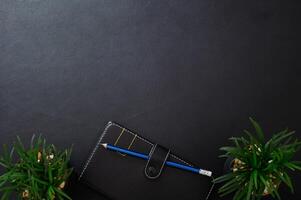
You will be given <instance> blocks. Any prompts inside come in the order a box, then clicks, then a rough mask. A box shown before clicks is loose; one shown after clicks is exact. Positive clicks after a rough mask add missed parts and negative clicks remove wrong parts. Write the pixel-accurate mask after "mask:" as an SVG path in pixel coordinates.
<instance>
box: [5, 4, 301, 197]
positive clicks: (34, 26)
mask: <svg viewBox="0 0 301 200" xmlns="http://www.w3.org/2000/svg"><path fill="white" fill-rule="evenodd" d="M300 3H301V1H263V0H245V1H241V0H230V1H217V0H202V1H200V0H191V1H185V0H163V1H162V0H152V1H143V0H113V1H112V0H0V143H1V144H2V143H7V144H11V143H12V141H13V139H15V135H19V136H20V137H21V138H22V139H23V140H24V141H28V143H29V141H30V138H31V136H32V134H33V133H42V134H43V135H44V136H46V138H47V140H48V142H50V143H54V144H56V145H57V146H58V147H59V148H65V147H69V146H71V145H72V144H73V145H74V148H73V155H72V165H73V166H74V167H75V169H76V170H77V171H80V170H81V168H82V164H83V163H84V162H85V161H86V158H87V157H88V156H89V154H90V152H91V150H92V149H93V147H94V146H95V141H96V140H97V139H98V137H99V132H98V130H103V128H104V127H105V125H106V123H107V122H108V121H109V120H114V121H116V122H119V123H120V124H122V125H123V126H125V127H129V128H131V129H133V130H135V131H136V132H137V133H140V134H141V135H143V136H144V137H146V138H149V139H152V142H154V143H158V144H161V145H163V146H165V147H168V148H169V149H170V150H171V151H172V152H176V153H178V154H180V155H181V156H182V157H183V158H185V159H187V160H189V161H190V162H192V163H194V164H195V165H197V166H202V167H203V168H205V169H206V168H207V169H212V170H213V171H214V172H215V173H216V174H219V175H220V174H222V171H223V166H224V162H225V160H223V159H220V158H218V155H220V154H221V153H222V152H221V151H219V147H221V146H224V145H228V144H229V141H228V140H227V138H229V137H231V136H240V135H242V134H243V131H242V130H243V129H250V123H249V122H248V117H249V116H253V117H254V118H256V119H257V120H258V121H259V122H260V124H261V125H262V126H263V128H264V130H265V131H266V132H267V136H271V135H272V134H273V133H275V132H276V131H278V130H281V129H284V128H286V127H288V128H290V129H293V130H296V131H297V132H296V134H297V136H299V138H300V137H301V134H300V133H301V123H300V113H301V108H300V102H301V98H300V85H301V79H300V66H301V59H300V46H301V45H300V40H301V37H300V35H301V31H300V17H301V16H300V15H301V12H300V10H301V5H300ZM1 152H2V149H1V148H0V153H1ZM296 157H297V158H299V159H300V157H301V154H300V153H299V154H298V155H297V156H296ZM0 170H1V169H0ZM292 177H293V181H294V182H295V184H294V185H295V187H296V189H295V195H291V194H290V193H289V192H288V191H287V190H286V189H285V187H281V190H282V191H281V192H282V196H283V199H289V200H299V199H300V196H301V175H300V173H292ZM79 187H81V186H80V185H79ZM187 187H189V186H187ZM71 191H72V192H71V194H73V198H74V199H75V200H76V199H79V200H85V199H89V200H98V199H102V196H99V195H98V194H96V193H95V194H94V193H93V192H91V191H90V190H86V189H85V188H82V189H78V187H74V188H71ZM212 199H214V200H215V199H231V198H230V197H225V198H219V197H218V196H217V195H216V192H214V194H213V196H212Z"/></svg>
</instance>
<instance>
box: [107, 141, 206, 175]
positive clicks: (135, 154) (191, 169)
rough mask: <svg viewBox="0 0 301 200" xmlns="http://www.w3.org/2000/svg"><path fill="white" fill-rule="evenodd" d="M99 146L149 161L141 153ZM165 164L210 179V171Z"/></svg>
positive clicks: (168, 162)
mask: <svg viewBox="0 0 301 200" xmlns="http://www.w3.org/2000/svg"><path fill="white" fill-rule="evenodd" d="M101 145H102V146H103V147H104V148H105V149H108V150H112V151H117V152H119V153H123V154H127V155H130V156H133V157H137V158H141V159H144V160H148V159H149V157H148V155H145V154H142V153H139V152H135V151H131V150H128V149H123V148H120V147H117V146H113V145H110V144H106V143H105V144H101ZM165 164H166V165H167V166H170V167H174V168H178V169H182V170H186V171H190V172H193V173H196V174H201V175H205V176H209V177H211V175H212V172H211V171H208V170H204V169H198V168H194V167H190V166H188V165H183V164H180V163H176V162H172V161H166V163H165Z"/></svg>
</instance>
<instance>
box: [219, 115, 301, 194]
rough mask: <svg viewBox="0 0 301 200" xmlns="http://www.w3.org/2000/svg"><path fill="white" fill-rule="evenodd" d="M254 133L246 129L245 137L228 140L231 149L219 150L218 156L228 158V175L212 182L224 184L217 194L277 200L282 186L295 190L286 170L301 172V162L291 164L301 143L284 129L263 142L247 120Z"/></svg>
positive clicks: (261, 136) (262, 137) (290, 132)
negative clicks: (220, 154) (219, 154)
mask: <svg viewBox="0 0 301 200" xmlns="http://www.w3.org/2000/svg"><path fill="white" fill-rule="evenodd" d="M250 121H251V123H252V125H253V127H254V129H255V134H252V133H250V132H249V131H247V130H245V133H246V136H243V137H231V138H230V140H231V141H232V142H233V143H234V146H230V147H222V148H221V150H223V151H225V153H224V154H223V155H222V156H221V157H226V158H228V160H229V159H231V162H230V163H231V165H230V166H231V167H230V170H229V171H228V173H226V174H225V175H223V176H221V177H219V178H216V179H215V180H214V182H215V183H222V182H223V183H224V185H223V186H221V187H220V188H219V191H218V192H219V194H220V195H221V196H225V195H228V194H231V193H234V196H233V200H242V199H243V200H250V199H252V200H255V199H261V198H262V197H263V196H265V195H270V196H272V197H273V198H277V199H280V195H279V191H278V188H279V187H280V184H281V183H284V184H285V185H287V186H288V187H289V188H290V190H291V192H293V191H294V188H293V184H292V180H291V177H290V175H289V174H288V171H289V170H293V171H294V170H301V162H300V161H293V157H294V155H295V153H296V152H297V151H298V150H299V149H300V147H301V142H300V140H298V139H295V138H294V137H293V134H294V131H288V130H287V129H285V130H283V131H280V132H279V133H277V134H274V135H273V136H272V137H271V138H270V139H269V140H265V138H264V133H263V131H262V129H261V127H260V126H259V124H258V123H257V122H256V121H254V120H253V119H252V118H250Z"/></svg>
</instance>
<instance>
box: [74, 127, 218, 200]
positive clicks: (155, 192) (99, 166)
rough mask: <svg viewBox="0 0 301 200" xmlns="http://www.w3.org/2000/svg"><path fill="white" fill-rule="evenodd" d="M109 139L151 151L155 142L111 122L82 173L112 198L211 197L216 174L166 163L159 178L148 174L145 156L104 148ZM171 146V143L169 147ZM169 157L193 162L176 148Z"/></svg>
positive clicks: (135, 148) (140, 149)
mask: <svg viewBox="0 0 301 200" xmlns="http://www.w3.org/2000/svg"><path fill="white" fill-rule="evenodd" d="M101 143H108V144H113V145H115V146H118V147H121V148H126V149H130V150H132V151H136V152H140V153H144V154H147V155H148V154H149V152H150V150H151V149H152V147H153V145H154V144H153V143H152V142H151V141H150V140H148V139H145V138H143V136H141V135H140V134H137V133H134V132H132V131H130V130H128V129H126V128H124V127H122V126H120V125H119V124H117V123H114V122H109V123H108V124H107V126H106V127H105V130H104V131H103V133H102V134H101V136H100V138H99V140H98V142H97V144H96V146H95V148H94V149H93V151H92V153H91V155H90V156H89V158H88V160H87V162H86V163H85V165H84V167H83V170H82V172H81V174H80V177H79V179H80V181H82V182H84V183H85V184H87V185H89V186H90V187H91V188H93V189H95V190H97V191H99V192H101V193H103V194H105V195H107V196H108V197H110V198H111V199H115V200H122V199H144V200H153V199H156V200H161V199H162V200H163V199H164V200H166V199H191V200H197V199H207V198H208V194H209V193H210V191H211V189H212V188H211V187H212V178H211V177H206V176H202V175H198V174H194V173H191V172H187V171H183V170H179V169H175V168H170V167H166V166H165V167H164V169H163V171H162V174H161V175H160V177H159V178H157V179H155V180H151V179H148V178H147V177H146V176H145V174H144V169H145V165H146V163H147V161H146V160H141V159H138V158H134V157H131V156H127V155H122V154H120V153H117V152H113V151H109V150H106V149H104V148H103V147H102V146H101V145H100V144H101ZM166 148H168V147H166ZM168 160H169V161H174V162H177V163H180V164H185V165H189V166H193V165H192V164H191V163H188V162H186V161H184V160H183V159H181V158H179V157H178V156H176V155H175V154H174V153H173V152H171V154H170V155H169V158H168Z"/></svg>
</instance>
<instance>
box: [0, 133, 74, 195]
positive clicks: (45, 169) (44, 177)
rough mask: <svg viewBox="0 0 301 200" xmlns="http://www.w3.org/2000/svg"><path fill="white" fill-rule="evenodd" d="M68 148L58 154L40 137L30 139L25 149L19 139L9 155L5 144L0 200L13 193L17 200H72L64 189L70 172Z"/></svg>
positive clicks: (0, 159) (1, 158)
mask: <svg viewBox="0 0 301 200" xmlns="http://www.w3.org/2000/svg"><path fill="white" fill-rule="evenodd" d="M70 155H71V149H66V150H64V151H59V150H57V149H56V148H55V146H54V145H47V144H46V140H45V139H42V138H41V136H40V137H38V138H35V137H34V136H33V137H32V140H31V145H30V148H28V149H26V148H25V147H24V146H23V144H22V142H21V140H20V138H19V137H17V141H16V142H14V144H13V148H12V150H11V151H10V152H9V151H8V148H7V146H6V145H4V151H3V155H2V156H1V157H0V165H2V166H3V167H4V169H5V173H4V174H2V175H1V176H0V193H2V198H1V200H8V199H9V198H10V196H11V195H12V194H13V193H15V194H16V196H17V197H18V199H24V200H43V199H44V200H54V199H59V200H63V199H71V198H70V197H69V196H68V195H67V194H66V193H65V192H64V188H65V185H66V182H67V180H68V178H69V176H70V175H71V173H72V169H71V168H70V167H69V166H68V162H69V160H70Z"/></svg>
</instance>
